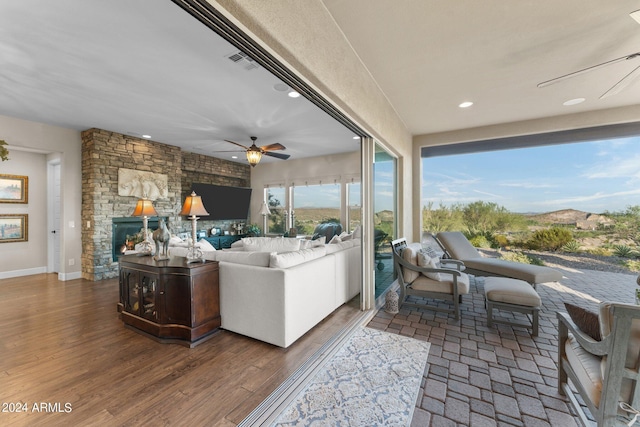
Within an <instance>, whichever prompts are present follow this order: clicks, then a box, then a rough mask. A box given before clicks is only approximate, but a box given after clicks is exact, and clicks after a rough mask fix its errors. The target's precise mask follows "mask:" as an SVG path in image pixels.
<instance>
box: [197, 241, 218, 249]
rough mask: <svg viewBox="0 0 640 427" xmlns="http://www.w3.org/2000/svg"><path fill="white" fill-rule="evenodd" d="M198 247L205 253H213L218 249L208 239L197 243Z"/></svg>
mask: <svg viewBox="0 0 640 427" xmlns="http://www.w3.org/2000/svg"><path fill="white" fill-rule="evenodd" d="M196 246H197V247H199V248H200V249H202V250H203V251H204V252H211V251H215V250H216V248H214V247H213V245H212V244H211V243H209V241H208V240H207V239H200V240H199V241H198V243H196Z"/></svg>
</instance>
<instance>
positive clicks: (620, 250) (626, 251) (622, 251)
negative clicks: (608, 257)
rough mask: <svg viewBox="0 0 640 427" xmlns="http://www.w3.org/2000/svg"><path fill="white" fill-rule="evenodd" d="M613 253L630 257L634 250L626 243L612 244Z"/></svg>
mask: <svg viewBox="0 0 640 427" xmlns="http://www.w3.org/2000/svg"><path fill="white" fill-rule="evenodd" d="M613 254H614V255H615V256H619V257H622V258H630V257H631V256H633V255H634V252H633V249H631V248H630V247H629V246H627V245H613Z"/></svg>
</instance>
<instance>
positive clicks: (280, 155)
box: [264, 151, 291, 160]
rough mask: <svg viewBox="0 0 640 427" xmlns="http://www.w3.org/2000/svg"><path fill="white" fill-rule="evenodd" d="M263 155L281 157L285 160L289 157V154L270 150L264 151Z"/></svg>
mask: <svg viewBox="0 0 640 427" xmlns="http://www.w3.org/2000/svg"><path fill="white" fill-rule="evenodd" d="M264 155H265V156H269V157H275V158H277V159H282V160H287V159H288V158H289V157H291V156H290V155H289V154H282V153H273V152H271V151H266V152H265V153H264Z"/></svg>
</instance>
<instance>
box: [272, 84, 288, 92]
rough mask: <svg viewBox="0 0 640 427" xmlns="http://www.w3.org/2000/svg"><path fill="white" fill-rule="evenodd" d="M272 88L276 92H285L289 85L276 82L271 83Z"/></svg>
mask: <svg viewBox="0 0 640 427" xmlns="http://www.w3.org/2000/svg"><path fill="white" fill-rule="evenodd" d="M273 88H274V89H275V90H277V91H278V92H286V91H288V90H289V86H287V85H286V84H284V83H276V84H274V85H273Z"/></svg>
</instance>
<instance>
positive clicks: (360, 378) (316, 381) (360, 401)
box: [272, 327, 430, 427]
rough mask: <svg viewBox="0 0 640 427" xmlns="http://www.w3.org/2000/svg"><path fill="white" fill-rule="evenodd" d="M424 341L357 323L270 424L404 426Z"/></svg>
mask: <svg viewBox="0 0 640 427" xmlns="http://www.w3.org/2000/svg"><path fill="white" fill-rule="evenodd" d="M429 347H430V344H429V343H427V342H424V341H419V340H416V339H414V338H408V337H403V336H400V335H395V334H390V333H387V332H382V331H378V330H375V329H369V328H365V327H360V328H359V329H358V330H356V332H355V333H354V334H353V335H352V336H351V338H349V341H348V342H347V343H346V344H345V345H344V346H343V347H342V348H341V349H339V350H338V352H337V353H336V354H335V355H334V356H333V357H331V358H330V359H329V360H328V361H327V363H326V365H325V366H324V367H322V368H321V369H320V370H319V371H318V372H317V373H316V375H315V376H314V377H313V378H312V379H311V380H310V382H309V383H308V384H307V385H306V387H305V388H304V389H303V390H302V391H301V392H300V393H299V394H298V396H297V397H296V398H295V399H294V400H293V401H292V403H290V404H289V405H288V406H287V407H286V408H285V409H284V410H283V411H282V413H281V414H280V415H279V416H278V418H277V419H276V420H275V422H274V423H273V424H272V425H273V426H298V427H300V426H314V427H316V426H332V427H333V426H338V425H339V426H353V427H355V426H408V425H409V424H410V423H411V418H412V416H413V410H414V408H415V406H416V399H417V398H418V392H419V390H420V383H421V381H422V376H423V373H424V369H425V365H426V363H427V356H428V355H429Z"/></svg>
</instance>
